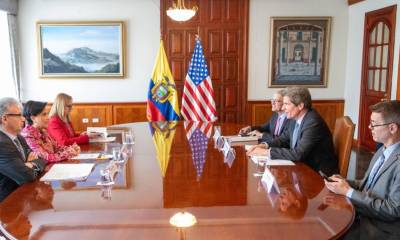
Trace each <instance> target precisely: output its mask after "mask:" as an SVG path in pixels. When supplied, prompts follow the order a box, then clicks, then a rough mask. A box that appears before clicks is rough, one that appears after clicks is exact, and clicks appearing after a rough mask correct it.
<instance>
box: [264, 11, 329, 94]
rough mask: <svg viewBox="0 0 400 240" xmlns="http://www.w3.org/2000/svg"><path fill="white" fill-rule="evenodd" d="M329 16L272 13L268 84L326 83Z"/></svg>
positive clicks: (281, 85) (325, 85) (274, 85)
mask: <svg viewBox="0 0 400 240" xmlns="http://www.w3.org/2000/svg"><path fill="white" fill-rule="evenodd" d="M330 26H331V17H272V18H271V48H270V67H269V70H270V71H269V87H286V86H290V85H302V86H306V87H327V77H328V59H329V42H330Z"/></svg>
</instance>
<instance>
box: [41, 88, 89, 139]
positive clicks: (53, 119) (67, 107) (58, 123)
mask: <svg viewBox="0 0 400 240" xmlns="http://www.w3.org/2000/svg"><path fill="white" fill-rule="evenodd" d="M71 109H72V97H71V96H69V95H67V94H65V93H60V94H58V95H57V97H56V99H55V100H54V103H53V106H52V107H51V110H50V114H49V115H50V120H49V126H48V131H49V134H50V136H51V137H52V138H54V139H55V140H56V141H57V142H58V143H59V144H60V145H67V146H68V145H72V144H74V143H77V144H86V143H89V138H91V137H93V138H94V137H96V136H95V135H88V134H86V132H83V133H81V134H76V133H75V131H74V127H73V126H72V123H71V121H70V116H69V114H70V113H71Z"/></svg>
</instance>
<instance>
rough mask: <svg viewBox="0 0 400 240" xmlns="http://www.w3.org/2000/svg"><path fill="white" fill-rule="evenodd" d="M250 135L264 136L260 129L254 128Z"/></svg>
mask: <svg viewBox="0 0 400 240" xmlns="http://www.w3.org/2000/svg"><path fill="white" fill-rule="evenodd" d="M249 135H250V136H257V137H262V135H263V134H262V133H260V132H259V131H258V130H254V131H251V132H249Z"/></svg>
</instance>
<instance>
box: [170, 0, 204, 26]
mask: <svg viewBox="0 0 400 240" xmlns="http://www.w3.org/2000/svg"><path fill="white" fill-rule="evenodd" d="M196 11H197V7H196V6H195V7H193V8H192V9H189V8H186V7H185V1H184V0H178V3H177V4H175V3H174V4H173V6H172V7H170V8H169V9H168V10H167V16H168V17H170V18H171V19H172V20H175V21H178V22H184V21H187V20H189V19H191V18H192V17H193V16H194V15H195V14H196Z"/></svg>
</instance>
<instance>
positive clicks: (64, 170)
mask: <svg viewBox="0 0 400 240" xmlns="http://www.w3.org/2000/svg"><path fill="white" fill-rule="evenodd" d="M93 167H94V163H79V164H54V165H53V166H52V167H51V168H50V170H49V171H48V172H47V173H46V174H45V175H44V176H43V177H42V178H40V181H43V182H49V181H62V180H73V181H83V180H86V179H87V178H88V176H89V175H90V173H91V172H92V169H93Z"/></svg>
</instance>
